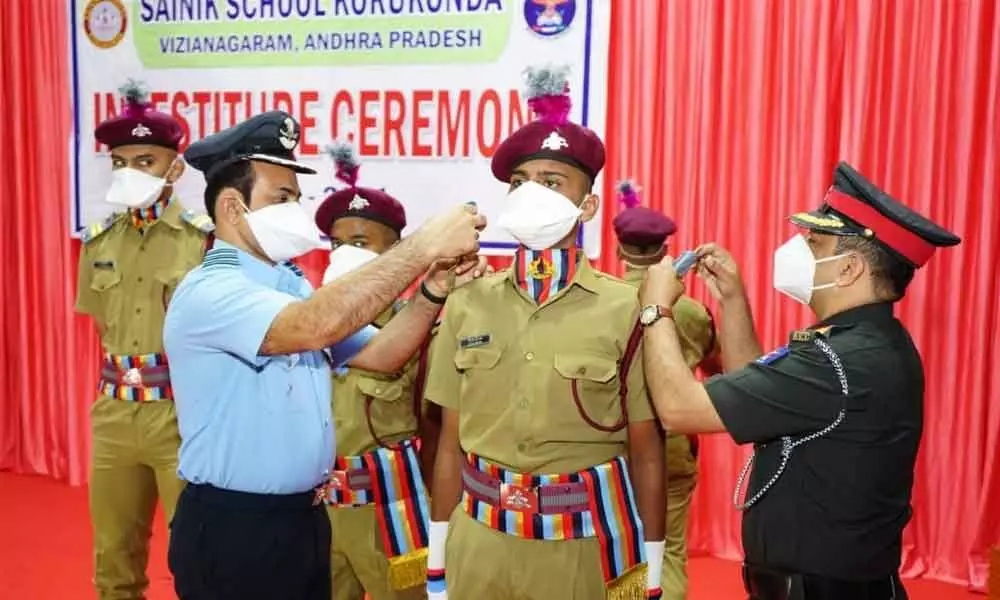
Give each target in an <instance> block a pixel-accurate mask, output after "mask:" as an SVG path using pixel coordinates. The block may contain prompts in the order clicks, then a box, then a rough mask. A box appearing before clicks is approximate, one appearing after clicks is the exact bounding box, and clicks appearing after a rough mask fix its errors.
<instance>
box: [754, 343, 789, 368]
mask: <svg viewBox="0 0 1000 600" xmlns="http://www.w3.org/2000/svg"><path fill="white" fill-rule="evenodd" d="M789 352H791V350H790V349H789V348H788V346H782V347H780V348H778V349H777V350H774V351H772V352H769V353H767V354H765V355H764V356H761V357H760V358H758V359H757V364H758V365H769V364H771V363H773V362H775V361H776V360H778V359H779V358H784V357H785V356H788V353H789Z"/></svg>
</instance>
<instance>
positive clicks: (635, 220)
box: [612, 206, 677, 248]
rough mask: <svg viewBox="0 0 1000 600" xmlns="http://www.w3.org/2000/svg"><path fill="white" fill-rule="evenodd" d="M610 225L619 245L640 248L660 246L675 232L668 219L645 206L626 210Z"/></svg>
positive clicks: (675, 226) (674, 227) (673, 225)
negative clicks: (613, 229) (612, 226)
mask: <svg viewBox="0 0 1000 600" xmlns="http://www.w3.org/2000/svg"><path fill="white" fill-rule="evenodd" d="M612 223H613V225H614V228H615V236H617V237H618V242H619V243H622V244H628V245H630V246H639V247H640V248H645V247H648V246H660V245H662V244H663V242H665V241H666V239H667V238H668V237H669V236H671V235H673V233H674V232H675V231H677V225H676V224H674V222H673V221H672V220H671V219H670V218H669V217H667V216H666V215H664V214H662V213H659V212H657V211H655V210H652V209H649V208H646V207H645V206H636V207H634V208H626V209H625V210H623V211H622V212H620V213H618V216H617V217H615V220H614V221H613V222H612Z"/></svg>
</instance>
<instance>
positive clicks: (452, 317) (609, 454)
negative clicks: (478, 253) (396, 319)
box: [425, 259, 655, 473]
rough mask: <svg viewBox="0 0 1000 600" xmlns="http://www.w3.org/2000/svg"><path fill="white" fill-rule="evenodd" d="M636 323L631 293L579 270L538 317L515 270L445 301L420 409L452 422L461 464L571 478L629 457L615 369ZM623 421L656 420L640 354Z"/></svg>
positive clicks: (475, 284) (611, 279)
mask: <svg viewBox="0 0 1000 600" xmlns="http://www.w3.org/2000/svg"><path fill="white" fill-rule="evenodd" d="M638 313H639V301H638V294H637V292H636V290H635V288H633V287H631V286H629V285H628V284H626V283H624V282H622V281H620V280H618V279H615V278H614V277H611V276H609V275H605V274H603V273H599V272H597V271H594V270H593V269H592V268H591V267H590V265H589V263H588V262H587V260H586V259H582V260H581V262H580V265H579V267H578V268H577V272H576V276H575V278H574V279H573V281H572V283H571V284H570V285H569V286H567V287H566V288H565V289H564V290H562V291H561V292H560V293H559V294H557V295H556V296H555V297H553V298H552V299H551V300H549V301H548V302H547V303H545V304H543V305H542V306H541V307H539V306H537V305H536V304H535V303H534V302H532V301H531V300H530V299H529V297H528V296H527V295H526V294H525V292H523V291H522V290H521V289H520V288H518V287H517V284H516V282H515V278H514V271H513V268H510V269H507V270H506V271H503V272H499V273H496V274H493V275H488V276H486V277H483V278H481V279H478V280H475V281H472V282H470V283H469V284H467V285H464V286H462V287H461V288H459V289H457V290H455V291H454V292H452V294H451V296H450V297H449V298H448V303H447V305H446V306H445V314H444V320H443V321H442V323H441V326H440V328H439V329H438V332H437V336H436V337H435V339H434V342H433V344H432V345H431V353H430V370H429V373H428V376H427V389H426V392H425V397H426V398H427V399H428V400H429V401H431V402H434V403H435V404H439V405H441V406H443V407H445V408H449V409H453V410H457V411H458V412H459V438H460V441H461V445H462V448H463V449H464V450H465V451H466V452H472V453H474V454H478V455H480V456H482V457H483V458H485V459H487V460H489V461H491V462H494V463H496V464H499V465H500V466H502V467H505V468H508V469H512V470H515V471H518V472H522V473H569V472H576V471H581V470H583V469H586V468H588V467H591V466H594V465H596V464H601V463H604V462H607V461H609V460H611V459H612V458H614V457H616V456H620V455H622V454H623V453H624V450H625V445H626V442H627V429H625V428H623V429H621V430H619V431H617V432H614V433H609V432H604V431H599V430H597V429H594V428H593V427H591V426H590V425H589V424H587V422H586V421H584V419H583V417H581V416H580V413H579V411H578V409H577V406H576V404H575V403H574V400H573V393H572V386H571V384H572V382H574V381H575V382H576V384H577V388H578V392H579V398H580V403H581V405H582V406H583V407H584V409H585V411H586V413H587V415H588V416H589V417H590V419H592V420H594V421H596V422H597V423H600V424H601V425H604V426H611V425H614V424H616V423H617V422H618V421H619V420H620V419H621V416H622V411H621V403H620V400H619V386H620V383H621V382H620V381H619V376H618V361H619V360H620V359H621V358H622V354H623V353H624V352H625V347H626V345H627V344H628V340H629V336H630V334H631V333H632V330H633V328H634V327H635V325H636V322H637V319H638ZM628 392H629V393H628V399H627V407H628V417H629V420H631V421H649V420H652V419H654V418H655V417H654V413H653V409H652V406H651V405H650V402H649V398H648V396H647V393H646V383H645V377H644V376H643V366H642V350H641V344H640V349H639V351H638V352H636V354H635V357H634V359H633V361H632V366H631V370H630V371H629V376H628Z"/></svg>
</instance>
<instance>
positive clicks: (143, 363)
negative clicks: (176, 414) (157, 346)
mask: <svg viewBox="0 0 1000 600" xmlns="http://www.w3.org/2000/svg"><path fill="white" fill-rule="evenodd" d="M99 391H100V393H101V394H103V395H106V396H110V397H112V398H115V399H116V400H124V401H127V402H155V401H159V400H170V399H172V398H173V393H172V390H171V388H170V367H169V366H167V357H166V355H164V354H159V353H154V354H105V355H104V365H103V366H102V367H101V381H100V385H99Z"/></svg>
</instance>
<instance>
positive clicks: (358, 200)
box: [347, 194, 371, 210]
mask: <svg viewBox="0 0 1000 600" xmlns="http://www.w3.org/2000/svg"><path fill="white" fill-rule="evenodd" d="M370 204H371V203H370V202H368V200H365V199H364V198H362V197H361V196H360V195H358V194H354V199H353V200H351V203H350V204H348V205H347V210H364V209H366V208H368V207H369V206H370Z"/></svg>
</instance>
